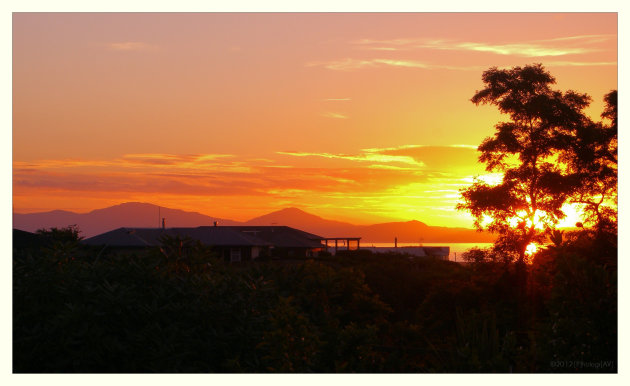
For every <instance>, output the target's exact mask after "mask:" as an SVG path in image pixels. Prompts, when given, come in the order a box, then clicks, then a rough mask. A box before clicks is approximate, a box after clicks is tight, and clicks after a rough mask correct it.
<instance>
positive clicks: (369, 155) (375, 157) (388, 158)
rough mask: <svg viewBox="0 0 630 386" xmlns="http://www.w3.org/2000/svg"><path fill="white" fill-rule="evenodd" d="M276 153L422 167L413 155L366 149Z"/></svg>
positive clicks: (422, 164)
mask: <svg viewBox="0 0 630 386" xmlns="http://www.w3.org/2000/svg"><path fill="white" fill-rule="evenodd" d="M277 154H283V155H291V156H295V157H323V158H333V159H343V160H348V161H358V162H372V163H377V164H383V163H401V164H406V165H413V166H415V167H419V168H421V167H424V163H422V162H418V161H416V160H415V159H414V158H413V157H409V156H399V155H388V154H381V153H379V152H370V151H366V152H364V153H363V154H331V153H309V152H297V151H279V152H277Z"/></svg>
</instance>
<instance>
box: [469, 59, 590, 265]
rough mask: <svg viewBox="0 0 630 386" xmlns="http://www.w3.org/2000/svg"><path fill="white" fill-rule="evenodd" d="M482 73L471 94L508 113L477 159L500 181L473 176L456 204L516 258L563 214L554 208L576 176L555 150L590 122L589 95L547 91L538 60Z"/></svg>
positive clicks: (548, 80) (548, 81)
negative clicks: (480, 85)
mask: <svg viewBox="0 0 630 386" xmlns="http://www.w3.org/2000/svg"><path fill="white" fill-rule="evenodd" d="M482 79H483V82H484V83H485V88H484V89H483V90H481V91H477V92H476V93H475V95H474V96H473V97H472V99H471V101H472V102H473V103H475V104H477V105H478V104H480V103H481V104H491V105H495V106H497V108H498V109H499V111H501V112H502V113H504V114H507V115H509V117H510V121H508V122H500V123H498V124H497V125H496V126H495V128H496V131H495V133H494V135H493V136H492V137H488V138H486V139H485V140H484V141H483V142H482V143H481V145H479V147H478V150H479V151H480V152H481V155H480V156H479V161H480V162H482V163H485V164H486V170H487V171H488V172H500V173H502V174H503V180H502V181H501V183H499V184H497V185H490V184H488V183H485V182H483V181H481V180H476V181H475V183H474V184H473V185H471V186H470V187H468V188H466V189H463V190H462V192H461V193H462V197H463V199H464V202H463V203H461V204H459V205H458V206H457V208H458V209H460V210H467V211H469V212H470V213H471V214H472V215H473V216H474V217H475V226H476V227H477V228H478V229H483V228H487V229H488V230H490V231H492V232H495V233H498V234H499V237H498V239H497V243H496V245H497V246H500V248H501V249H502V250H503V252H504V253H505V254H506V255H508V254H511V255H512V257H517V258H518V260H519V261H520V262H522V261H524V258H525V253H526V248H527V246H528V245H529V244H530V243H532V242H541V241H542V240H543V238H544V229H545V228H549V227H551V228H553V227H554V226H555V224H557V222H558V220H559V219H561V218H563V217H564V213H563V212H562V211H561V210H560V208H561V206H562V205H563V204H564V203H565V202H566V200H567V198H568V196H569V194H571V193H572V192H573V191H574V187H575V185H576V181H575V178H574V177H575V176H569V174H568V173H567V171H566V167H565V166H564V165H562V163H560V162H559V158H560V157H559V155H560V153H559V151H560V150H562V149H563V147H564V146H566V140H567V138H569V137H571V136H572V135H574V133H576V132H577V131H580V130H583V129H584V128H585V127H588V126H589V125H592V122H591V120H590V119H588V118H587V117H586V115H585V114H584V113H583V110H584V108H586V107H587V106H588V104H589V102H590V97H589V96H588V95H586V94H580V93H577V92H575V91H567V92H564V93H563V92H561V91H556V90H553V89H552V88H551V85H553V84H554V83H555V79H554V78H553V76H551V74H549V72H547V71H546V70H545V69H544V67H543V66H542V65H540V64H534V65H528V66H525V67H514V68H512V69H508V70H503V69H498V68H496V67H493V68H491V69H489V70H487V71H485V72H484V73H483V77H482ZM486 221H487V223H485V222H486Z"/></svg>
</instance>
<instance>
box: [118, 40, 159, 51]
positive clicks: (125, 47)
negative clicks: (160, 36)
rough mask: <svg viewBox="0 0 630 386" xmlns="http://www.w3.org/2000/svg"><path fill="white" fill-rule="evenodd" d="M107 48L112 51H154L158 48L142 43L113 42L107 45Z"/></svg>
mask: <svg viewBox="0 0 630 386" xmlns="http://www.w3.org/2000/svg"><path fill="white" fill-rule="evenodd" d="M106 46H107V48H109V49H110V50H114V51H155V50H157V49H158V46H156V45H153V44H148V43H144V42H114V43H107V45H106Z"/></svg>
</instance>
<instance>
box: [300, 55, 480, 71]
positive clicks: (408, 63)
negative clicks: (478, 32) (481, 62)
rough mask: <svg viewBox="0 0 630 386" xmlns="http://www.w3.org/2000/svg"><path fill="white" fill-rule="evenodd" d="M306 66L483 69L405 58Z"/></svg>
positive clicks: (323, 63) (336, 68)
mask: <svg viewBox="0 0 630 386" xmlns="http://www.w3.org/2000/svg"><path fill="white" fill-rule="evenodd" d="M306 66H307V67H324V68H326V69H328V70H334V71H353V70H360V69H366V68H379V67H381V68H382V67H402V68H419V69H425V70H465V71H480V70H482V69H484V68H485V67H483V66H449V65H441V64H429V63H424V62H419V61H416V60H406V59H382V58H379V59H351V58H346V59H341V60H332V61H328V62H310V63H307V64H306Z"/></svg>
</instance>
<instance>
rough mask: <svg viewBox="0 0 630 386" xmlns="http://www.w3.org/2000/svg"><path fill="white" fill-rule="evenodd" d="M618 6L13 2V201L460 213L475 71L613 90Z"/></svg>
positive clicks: (475, 129) (476, 118) (246, 215)
mask: <svg viewBox="0 0 630 386" xmlns="http://www.w3.org/2000/svg"><path fill="white" fill-rule="evenodd" d="M617 27H618V26H617V15H616V14H614V13H566V14H561V13H538V14H537V13H512V14H506V13H488V14H483V13H390V14H383V13H380V14H379V13H377V14H365V13H364V14H359V13H357V14H335V13H301V14H299V13H284V14H277V13H239V14H236V13H214V14H212V13H196V14H195V13H191V14H186V13H180V14H173V13H165V14H155V13H154V14H137V13H135V14H131V13H130V14H116V13H73V14H64V13H51V14H34V13H16V14H14V15H13V27H12V30H13V60H12V69H13V210H14V211H15V212H18V213H29V212H39V211H48V210H53V209H64V210H71V211H76V212H87V211H90V210H93V209H97V208H103V207H106V206H110V205H115V204H119V203H123V202H128V201H140V202H149V203H153V204H156V205H161V206H165V207H171V208H178V209H184V210H190V211H196V212H200V213H203V214H207V215H210V216H216V217H223V218H229V219H233V220H248V219H250V218H253V217H256V216H259V215H262V214H265V213H268V212H270V211H274V210H278V209H282V208H285V207H299V208H301V209H303V210H306V211H308V212H311V213H314V214H317V215H319V216H322V217H325V218H331V219H338V220H345V221H350V222H354V223H373V222H380V221H389V220H396V221H399V220H404V221H407V220H412V219H416V220H420V221H423V222H425V223H427V224H429V225H436V226H461V227H472V220H471V217H470V216H468V215H467V214H466V213H462V212H457V211H455V204H456V203H457V201H458V197H459V195H458V190H459V189H461V188H463V187H465V186H467V185H468V184H470V183H471V182H472V178H473V176H475V175H481V174H484V169H483V166H482V165H481V164H478V163H477V151H476V147H477V146H478V145H479V143H480V142H481V141H482V140H483V139H484V138H485V137H487V136H490V135H492V134H493V132H494V125H495V124H496V123H497V122H499V121H500V120H505V119H507V118H506V117H502V116H501V115H500V114H499V113H498V111H497V110H496V108H494V107H491V106H475V105H474V104H473V103H471V102H470V98H471V97H472V96H473V95H474V93H475V91H476V90H479V89H481V88H483V83H482V81H481V75H482V72H483V71H484V70H487V69H488V68H490V67H493V66H497V67H500V68H510V67H513V66H523V65H527V64H532V63H542V64H543V65H544V66H545V67H546V68H547V69H548V70H549V71H550V72H551V74H552V75H553V76H554V77H555V78H556V79H557V84H556V87H557V88H558V89H560V90H563V91H564V90H567V89H573V90H576V91H579V92H585V93H588V94H589V95H590V96H591V97H592V98H593V102H592V104H591V107H590V108H589V109H588V110H587V111H588V113H589V114H590V115H591V116H592V117H593V118H594V119H595V120H599V119H600V118H599V115H600V113H601V112H602V109H603V102H602V98H603V96H604V94H606V93H607V92H609V91H610V90H612V89H617V88H618V86H617V71H618V67H617Z"/></svg>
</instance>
